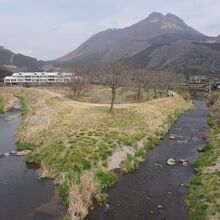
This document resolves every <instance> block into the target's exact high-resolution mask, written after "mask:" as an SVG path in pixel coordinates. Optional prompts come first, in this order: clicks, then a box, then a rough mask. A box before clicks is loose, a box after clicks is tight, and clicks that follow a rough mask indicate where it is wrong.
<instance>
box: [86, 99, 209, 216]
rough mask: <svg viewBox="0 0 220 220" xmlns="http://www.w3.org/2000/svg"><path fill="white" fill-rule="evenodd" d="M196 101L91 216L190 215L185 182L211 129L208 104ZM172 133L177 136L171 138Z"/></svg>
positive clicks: (192, 173) (120, 181)
mask: <svg viewBox="0 0 220 220" xmlns="http://www.w3.org/2000/svg"><path fill="white" fill-rule="evenodd" d="M195 103H196V105H197V106H198V108H197V109H194V110H193V111H191V112H186V113H184V114H183V116H182V117H181V118H180V119H179V120H178V121H177V122H176V124H175V125H174V126H173V128H172V129H171V130H170V132H169V134H167V135H166V137H165V138H164V140H163V141H162V142H161V144H159V145H158V146H157V147H156V148H155V150H153V151H151V152H150V153H149V154H148V156H147V160H146V162H144V163H143V164H142V165H141V166H140V168H139V169H138V170H137V171H136V172H134V173H131V174H128V175H126V176H121V177H120V178H119V181H118V184H117V185H116V186H115V187H114V188H113V189H112V190H110V195H109V205H107V206H105V207H101V208H97V209H95V210H94V211H93V212H92V213H91V214H90V216H89V217H88V219H89V220H99V219H100V220H134V219H138V220H146V219H150V220H154V219H157V220H160V219H161V220H162V219H164V220H165V219H167V220H177V219H178V220H187V219H188V216H187V210H186V206H185V202H184V199H185V196H186V193H187V186H186V183H188V182H189V180H190V179H191V178H192V176H193V175H194V170H193V165H191V164H194V162H195V161H196V159H197V158H198V156H199V153H198V152H197V150H198V148H199V147H202V146H203V144H204V143H205V141H204V140H203V136H204V134H207V132H208V129H209V128H208V125H207V116H208V109H207V107H206V105H205V104H204V103H203V102H201V101H195ZM170 134H175V135H176V136H177V138H176V139H173V140H171V139H170V138H169V136H170ZM168 158H174V159H175V160H177V161H178V160H179V159H187V160H188V161H189V162H190V165H189V166H186V167H185V166H183V165H180V164H177V165H176V166H168V165H167V164H166V161H167V159H168Z"/></svg>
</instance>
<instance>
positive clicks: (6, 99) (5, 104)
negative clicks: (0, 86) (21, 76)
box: [0, 92, 15, 114]
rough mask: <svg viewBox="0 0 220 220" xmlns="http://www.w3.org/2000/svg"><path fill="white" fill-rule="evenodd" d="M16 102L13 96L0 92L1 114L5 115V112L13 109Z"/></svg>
mask: <svg viewBox="0 0 220 220" xmlns="http://www.w3.org/2000/svg"><path fill="white" fill-rule="evenodd" d="M14 101H15V97H14V95H13V94H11V93H5V92H3V93H1V92H0V114H4V112H6V111H8V110H9V109H11V108H12V107H13V103H14Z"/></svg>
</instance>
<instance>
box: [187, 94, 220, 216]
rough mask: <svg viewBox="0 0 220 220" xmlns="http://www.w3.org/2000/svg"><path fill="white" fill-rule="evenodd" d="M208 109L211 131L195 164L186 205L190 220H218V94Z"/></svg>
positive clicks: (219, 208)
mask: <svg viewBox="0 0 220 220" xmlns="http://www.w3.org/2000/svg"><path fill="white" fill-rule="evenodd" d="M218 97H219V98H218V99H217V100H216V101H215V103H212V104H213V105H212V106H211V107H210V116H209V119H208V122H209V125H210V127H211V131H210V134H209V137H208V143H207V144H206V145H205V148H204V149H203V150H204V153H202V155H201V156H200V158H199V160H198V161H197V162H196V165H195V170H196V176H195V177H194V178H193V179H192V181H191V183H190V185H189V191H190V193H189V196H188V198H187V204H188V209H189V215H190V219H191V220H198V219H200V220H218V219H220V192H219V189H220V148H219V146H220V94H218Z"/></svg>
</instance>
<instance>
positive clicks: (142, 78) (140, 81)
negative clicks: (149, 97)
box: [133, 69, 147, 101]
mask: <svg viewBox="0 0 220 220" xmlns="http://www.w3.org/2000/svg"><path fill="white" fill-rule="evenodd" d="M133 79H134V86H135V92H136V99H137V100H138V101H141V99H142V98H143V90H144V85H145V83H146V79H147V77H146V71H145V70H143V69H138V70H135V71H134V77H133Z"/></svg>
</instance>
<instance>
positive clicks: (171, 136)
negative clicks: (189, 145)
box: [169, 134, 177, 140]
mask: <svg viewBox="0 0 220 220" xmlns="http://www.w3.org/2000/svg"><path fill="white" fill-rule="evenodd" d="M169 138H170V139H171V140H174V139H176V138H177V135H176V134H170V136H169Z"/></svg>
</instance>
